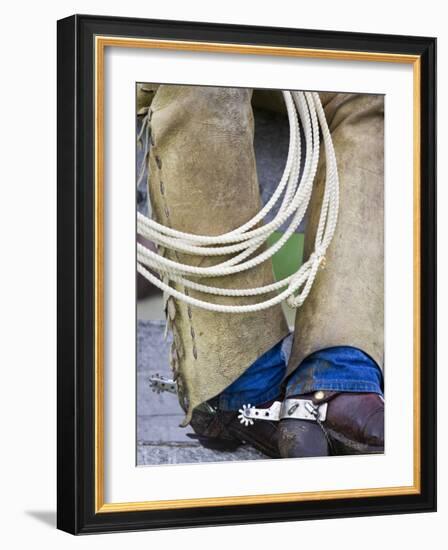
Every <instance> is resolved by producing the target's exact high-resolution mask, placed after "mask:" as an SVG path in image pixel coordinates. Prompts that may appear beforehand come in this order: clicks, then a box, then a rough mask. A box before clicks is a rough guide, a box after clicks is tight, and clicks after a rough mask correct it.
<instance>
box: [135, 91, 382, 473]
mask: <svg viewBox="0 0 448 550" xmlns="http://www.w3.org/2000/svg"><path fill="white" fill-rule="evenodd" d="M135 105H136V212H137V215H136V216H137V224H136V225H137V236H136V242H137V245H136V246H137V254H136V257H137V265H136V271H137V307H136V312H137V342H136V346H137V355H136V368H137V377H136V380H137V411H136V414H137V417H136V424H137V449H136V453H137V461H136V462H137V465H139V466H148V465H163V464H182V463H203V462H220V461H245V460H263V459H285V458H306V457H307V458H309V457H322V456H338V455H366V454H381V453H383V452H384V441H385V431H384V406H385V399H384V388H385V383H384V381H385V357H384V117H385V113H384V96H383V95H382V94H362V93H353V92H351V93H347V92H344V91H340V92H335V91H329V92H318V93H317V92H314V91H306V90H303V91H302V90H299V91H298V90H277V89H250V88H231V87H216V86H199V85H179V84H175V85H170V84H158V83H148V82H139V83H137V85H136V97H135ZM297 468H298V469H300V464H298V465H297Z"/></svg>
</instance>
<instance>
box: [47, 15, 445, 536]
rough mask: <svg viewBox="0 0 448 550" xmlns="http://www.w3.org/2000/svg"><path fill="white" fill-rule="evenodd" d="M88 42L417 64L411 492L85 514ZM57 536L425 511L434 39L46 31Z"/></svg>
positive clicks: (431, 506) (140, 24) (204, 30)
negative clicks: (52, 81)
mask: <svg viewBox="0 0 448 550" xmlns="http://www.w3.org/2000/svg"><path fill="white" fill-rule="evenodd" d="M97 35H111V36H122V37H123V36H124V37H134V38H135V37H137V38H155V39H166V40H176V41H178V40H186V41H188V40H194V41H200V42H214V43H225V44H229V43H230V44H251V45H263V46H266V45H268V46H278V47H292V48H308V49H326V50H345V51H355V52H385V53H391V54H398V55H415V56H419V57H420V70H421V87H420V101H421V104H420V107H421V108H420V130H421V131H420V144H421V157H420V170H421V173H420V198H421V199H420V212H419V214H420V219H421V225H420V235H421V249H420V250H421V257H420V262H419V265H420V280H421V288H420V303H421V314H420V339H421V340H420V361H421V365H422V368H421V371H420V374H421V378H420V380H419V383H420V388H421V393H420V403H421V406H420V419H419V420H420V426H421V437H420V449H419V451H420V459H421V464H420V466H421V468H420V476H421V477H420V492H419V493H418V494H407V495H399V494H398V495H388V496H372V497H357V498H344V499H331V500H314V501H301V502H278V503H268V504H266V503H265V504H250V505H232V506H207V507H203V508H198V507H195V508H187V509H182V508H176V509H164V510H135V511H122V512H120V511H114V512H102V513H97V512H96V510H95V483H96V481H95V433H94V432H95V429H94V419H95V391H94V384H95V381H94V362H95V349H94V347H95V342H94V329H95V327H94V323H95V316H94V309H95V296H94V292H95V291H94V289H95V284H94V277H95V273H94V260H95V239H94V232H95V209H94V204H95V186H94V181H93V180H94V173H95V169H94V165H95V157H94V155H95V143H94V124H95V121H94V102H95V96H94V55H93V45H94V39H95V36H97ZM57 68H58V91H57V97H58V107H57V114H58V127H57V131H58V169H57V170H58V171H57V174H58V203H57V206H58V249H57V251H58V264H57V266H58V267H57V277H58V335H57V338H58V384H57V391H58V400H57V409H58V410H57V418H58V424H57V435H58V447H57V449H58V451H57V452H58V457H57V458H58V470H57V483H58V492H57V499H58V504H57V509H58V511H57V526H58V528H59V529H62V530H64V531H67V532H69V533H73V534H82V533H100V532H111V531H127V530H139V529H162V528H180V527H193V526H210V525H230V524H243V523H245V524H248V523H261V522H274V521H275V522H278V521H291V520H305V519H321V518H336V517H353V516H367V515H385V514H400V513H411V512H429V511H435V509H436V205H435V201H436V39H435V38H428V37H411V36H393V35H380V34H359V33H346V32H336V31H317V30H304V29H287V28H268V27H251V26H236V25H221V24H214V23H192V22H182V21H161V20H143V19H130V18H124V17H100V16H90V15H74V16H71V17H68V18H66V19H62V20H60V21H58V61H57Z"/></svg>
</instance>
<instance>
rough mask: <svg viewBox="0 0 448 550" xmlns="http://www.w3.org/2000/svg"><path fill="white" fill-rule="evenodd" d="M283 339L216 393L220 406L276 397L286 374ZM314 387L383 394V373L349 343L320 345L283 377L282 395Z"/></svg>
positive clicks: (256, 402) (232, 406)
mask: <svg viewBox="0 0 448 550" xmlns="http://www.w3.org/2000/svg"><path fill="white" fill-rule="evenodd" d="M286 363H287V358H286V353H285V351H284V346H283V341H281V342H279V343H278V344H276V345H275V346H274V347H273V348H271V349H270V350H269V351H267V352H266V353H265V354H264V355H262V356H261V357H259V358H258V359H257V360H256V361H255V362H254V363H252V365H251V366H250V367H249V368H248V369H247V370H246V371H245V372H244V373H243V374H242V375H241V376H240V377H239V378H238V379H237V380H235V382H233V383H232V384H231V385H230V386H229V387H228V388H226V389H225V390H224V391H223V392H222V393H221V394H220V395H219V396H218V406H219V408H221V409H222V410H230V411H232V410H237V409H239V408H240V407H242V405H244V404H251V405H261V404H262V403H266V402H267V401H270V400H272V399H275V398H277V397H278V396H279V395H280V392H281V386H282V383H283V381H284V378H285V374H286ZM316 390H332V391H345V392H370V393H378V394H380V395H382V394H383V374H382V372H381V369H380V368H379V367H378V365H377V364H376V362H375V361H373V359H371V358H370V357H369V356H368V355H367V354H365V353H364V352H363V351H361V350H359V349H357V348H354V347H349V346H338V347H332V348H327V349H323V350H320V351H317V352H315V353H313V354H311V355H309V356H308V357H307V358H306V359H305V360H304V361H302V363H301V364H300V365H299V366H298V367H297V369H296V370H295V371H294V372H293V373H292V374H291V375H290V376H289V377H288V379H287V380H286V396H292V395H298V394H303V393H309V392H313V391H316Z"/></svg>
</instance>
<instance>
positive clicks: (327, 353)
mask: <svg viewBox="0 0 448 550" xmlns="http://www.w3.org/2000/svg"><path fill="white" fill-rule="evenodd" d="M383 388H384V382H383V373H382V371H381V369H380V368H379V366H378V365H377V364H376V362H375V361H374V360H373V359H372V358H371V357H369V356H368V355H367V354H366V353H364V352H363V351H361V350H360V349H358V348H354V347H350V346H337V347H332V348H327V349H324V350H320V351H317V352H315V353H313V354H311V355H310V356H308V357H307V358H306V359H305V360H304V361H302V363H301V364H300V365H299V367H298V368H297V369H296V370H295V371H294V372H293V373H292V374H291V376H290V377H289V378H288V381H287V386H286V396H287V397H290V396H293V395H301V394H304V393H310V392H314V391H317V390H329V391H344V392H369V393H378V394H380V395H383Z"/></svg>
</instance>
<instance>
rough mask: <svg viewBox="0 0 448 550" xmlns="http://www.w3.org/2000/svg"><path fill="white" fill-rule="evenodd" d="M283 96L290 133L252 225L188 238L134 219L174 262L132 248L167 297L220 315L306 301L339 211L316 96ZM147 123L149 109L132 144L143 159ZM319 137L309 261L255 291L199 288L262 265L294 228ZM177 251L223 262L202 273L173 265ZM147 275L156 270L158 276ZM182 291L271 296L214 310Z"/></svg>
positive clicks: (307, 193)
mask: <svg viewBox="0 0 448 550" xmlns="http://www.w3.org/2000/svg"><path fill="white" fill-rule="evenodd" d="M283 97H284V99H285V105H286V110H287V113H288V119H289V127H290V139H289V148H288V156H287V159H286V164H285V168H284V171H283V175H282V177H281V179H280V181H279V183H278V186H277V188H276V190H275V191H274V193H273V195H272V196H271V198H270V199H269V200H268V202H267V203H266V204H265V205H264V206H263V208H262V209H261V210H260V211H259V212H258V213H257V214H256V215H255V216H254V217H253V218H252V219H250V220H249V221H248V222H246V223H245V224H243V225H242V226H240V227H237V228H235V229H233V230H232V231H230V232H228V233H225V234H222V235H195V234H192V233H184V232H182V231H178V230H175V229H173V228H171V227H168V226H165V225H162V224H160V223H158V222H156V221H155V220H152V219H150V218H148V217H146V216H144V215H143V214H141V213H137V231H138V233H139V235H141V236H143V237H145V238H146V239H148V240H150V241H152V242H153V243H155V244H156V245H157V246H158V247H163V248H164V249H169V250H172V251H173V252H175V254H173V255H172V256H173V257H175V258H176V260H173V259H170V258H169V257H165V256H162V255H159V254H157V253H156V252H154V251H152V250H150V249H149V248H147V247H145V246H143V245H142V244H140V243H137V270H138V272H139V273H140V274H141V275H143V276H144V277H145V278H146V279H148V280H149V281H150V282H151V283H153V284H154V285H155V286H157V287H159V288H160V289H161V290H163V291H164V292H166V293H167V294H168V295H171V296H173V297H174V298H176V299H179V300H182V301H184V302H186V303H187V304H190V305H193V306H197V307H200V308H203V309H206V310H209V311H215V312H223V313H247V312H253V311H260V310H263V309H266V308H269V307H273V306H275V305H277V304H279V303H281V302H283V301H286V302H287V303H288V305H290V306H291V307H294V308H297V307H300V306H301V305H303V303H304V301H305V300H306V298H307V297H308V295H309V293H310V291H311V288H312V285H313V282H314V280H315V278H316V276H317V272H318V270H319V268H323V267H325V262H326V260H325V254H326V251H327V249H328V246H329V245H330V243H331V240H332V238H333V235H334V233H335V229H336V224H337V218H338V212H339V178H338V170H337V163H336V157H335V153H334V148H333V143H332V139H331V134H330V130H329V128H328V124H327V121H326V118H325V113H324V110H323V107H322V104H321V101H320V98H319V95H318V94H317V93H316V92H289V91H283ZM150 118H151V116H150V110H149V111H148V113H147V116H146V117H145V119H144V121H143V125H142V128H141V131H140V134H139V139H142V140H143V143H144V152H145V159H147V156H148V154H149V141H150ZM301 129H302V130H303V135H304V136H305V143H304V145H305V146H303V144H302V138H301ZM320 133H321V134H322V139H323V145H324V150H325V159H326V177H325V187H324V194H323V199H322V206H321V212H320V217H319V221H318V226H317V232H316V239H315V248H314V251H313V252H312V253H311V254H310V256H309V258H308V259H307V260H306V261H305V262H304V264H303V265H302V266H300V267H299V268H298V269H297V271H296V272H295V273H293V274H292V275H289V276H287V277H285V278H284V279H282V280H280V281H277V282H275V283H271V284H268V285H265V286H261V287H255V288H220V287H216V286H212V285H210V284H208V285H205V284H202V283H201V278H207V279H209V278H213V277H225V276H231V275H233V274H236V273H241V272H244V271H247V270H250V269H253V268H254V267H256V266H257V265H260V264H261V263H263V262H265V261H268V260H269V259H270V258H272V256H274V254H276V252H278V250H280V248H281V247H282V246H283V245H284V244H285V243H286V242H287V241H288V239H289V238H290V237H291V235H292V234H293V233H294V232H295V231H296V230H297V228H298V227H299V225H300V223H301V222H302V220H303V218H304V216H305V214H306V211H307V209H308V205H309V202H310V200H311V196H312V192H313V188H314V181H315V177H316V173H317V166H318V162H319V156H320ZM302 157H304V158H302ZM145 163H146V160H144V165H143V169H142V170H140V174H139V180H140V178H141V177H143V176H142V174H143V173H144V166H145ZM279 201H281V202H280V205H279V207H278V211H277V213H276V214H275V216H274V217H273V219H271V221H270V222H268V223H265V224H262V223H260V222H262V221H263V219H264V218H265V217H266V216H267V215H268V213H269V212H270V211H271V210H272V209H273V208H274V206H275V205H276V204H277V203H278V202H279ZM235 206H236V207H237V205H235ZM285 223H286V224H287V228H286V230H285V231H284V233H283V235H282V236H281V237H280V239H278V240H277V241H276V242H275V244H272V245H270V246H268V247H263V246H262V245H263V244H264V243H265V242H266V241H267V240H268V239H269V237H270V236H271V235H272V234H273V233H274V232H275V231H277V230H278V229H279V228H280V227H281V226H283V224H285ZM177 252H180V253H183V254H188V255H193V256H202V257H205V256H217V257H219V256H225V257H226V258H225V259H223V260H222V261H220V262H218V263H215V264H214V265H211V266H207V267H202V266H200V265H199V266H193V265H190V264H187V263H182V262H180V261H179V255H178V254H177ZM150 270H153V271H156V272H157V273H158V274H159V275H160V278H158V277H156V276H155V275H154V274H153V273H151V271H150ZM180 289H183V290H180ZM189 289H192V290H196V291H198V292H201V293H202V294H204V295H212V296H229V297H231V296H235V297H245V296H247V297H249V296H251V297H252V296H263V295H271V297H268V298H267V299H265V300H264V301H260V302H258V303H255V304H254V303H248V304H243V305H228V304H215V303H213V302H211V301H207V300H206V299H198V298H195V297H193V296H191V295H190V293H189V292H188V290H189ZM272 294H274V296H272Z"/></svg>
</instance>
